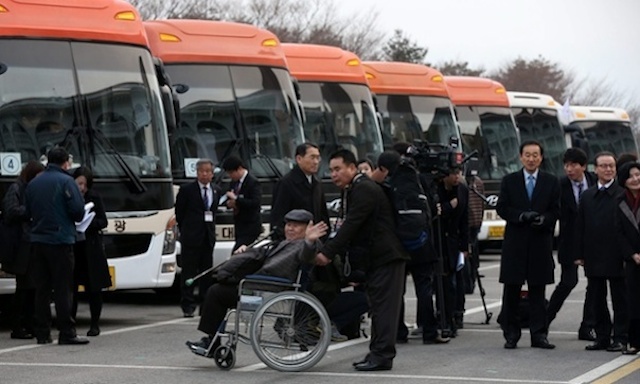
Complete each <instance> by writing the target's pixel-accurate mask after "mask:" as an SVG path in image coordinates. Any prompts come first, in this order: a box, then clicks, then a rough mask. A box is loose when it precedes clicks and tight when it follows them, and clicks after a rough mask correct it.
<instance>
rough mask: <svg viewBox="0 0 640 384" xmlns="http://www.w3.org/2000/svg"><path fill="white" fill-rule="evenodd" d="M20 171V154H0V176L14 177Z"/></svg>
mask: <svg viewBox="0 0 640 384" xmlns="http://www.w3.org/2000/svg"><path fill="white" fill-rule="evenodd" d="M21 170H22V160H21V158H20V152H0V174H2V176H16V175H19V174H20V171H21Z"/></svg>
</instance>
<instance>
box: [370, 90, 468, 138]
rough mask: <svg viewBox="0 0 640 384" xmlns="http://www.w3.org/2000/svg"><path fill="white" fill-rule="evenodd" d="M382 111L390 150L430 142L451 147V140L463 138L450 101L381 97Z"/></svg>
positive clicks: (430, 98)
mask: <svg viewBox="0 0 640 384" xmlns="http://www.w3.org/2000/svg"><path fill="white" fill-rule="evenodd" d="M378 107H379V108H380V112H381V113H382V122H383V127H382V139H383V141H384V145H385V147H387V148H388V147H391V146H392V145H393V144H394V143H396V142H398V141H403V142H408V143H412V142H413V141H414V140H426V141H427V142H429V143H431V144H443V145H449V143H450V141H451V137H455V138H457V139H459V138H460V136H459V134H458V129H457V127H456V123H455V120H454V118H453V112H452V107H451V102H450V101H449V100H448V99H445V98H441V97H425V96H408V95H378ZM458 142H459V140H458Z"/></svg>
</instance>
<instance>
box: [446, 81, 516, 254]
mask: <svg viewBox="0 0 640 384" xmlns="http://www.w3.org/2000/svg"><path fill="white" fill-rule="evenodd" d="M444 80H445V83H446V84H447V89H448V91H449V97H450V98H451V101H452V102H453V104H454V105H455V111H456V117H457V120H458V124H459V125H460V136H461V137H462V149H463V150H464V152H465V153H467V154H469V153H471V152H472V151H474V150H476V151H478V159H479V160H480V161H479V171H478V176H479V177H480V178H481V179H482V180H483V182H484V187H485V188H484V189H485V194H486V195H487V199H488V201H489V206H488V207H487V209H485V211H484V218H483V221H482V228H481V229H480V233H478V240H480V241H485V240H502V238H503V236H504V228H505V225H506V223H505V222H504V220H502V219H501V218H500V217H498V214H497V212H496V210H495V208H493V206H492V205H495V203H497V201H498V193H499V191H500V182H501V180H502V177H503V176H505V175H507V174H509V173H511V172H515V171H517V170H518V169H520V167H521V164H520V160H519V159H520V153H519V147H520V139H519V135H518V130H517V128H516V125H515V122H514V119H513V114H512V113H511V109H510V108H509V99H508V97H507V92H506V90H505V88H504V87H503V86H502V84H500V83H498V82H497V81H493V80H491V79H486V78H481V77H471V76H469V77H466V76H445V78H444Z"/></svg>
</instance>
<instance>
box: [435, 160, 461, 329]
mask: <svg viewBox="0 0 640 384" xmlns="http://www.w3.org/2000/svg"><path fill="white" fill-rule="evenodd" d="M460 176H461V169H460V167H451V168H450V169H449V170H448V172H447V174H446V175H444V176H443V177H437V194H438V201H439V203H438V205H439V206H438V208H437V212H438V219H437V220H438V221H439V226H438V225H436V230H435V234H436V235H435V236H434V238H435V242H436V247H437V248H436V249H438V250H440V249H441V250H442V255H441V257H442V266H443V274H444V279H443V286H444V287H443V291H444V292H443V296H444V312H445V313H444V316H445V321H444V324H445V325H446V328H445V330H443V332H442V336H443V337H455V336H457V329H458V327H456V324H457V323H462V315H463V314H464V301H465V298H464V276H463V273H462V268H461V266H462V265H461V264H460V262H461V261H465V262H466V259H467V258H468V255H469V189H468V188H467V187H466V185H464V184H463V183H460ZM460 254H462V257H463V258H464V260H460V258H461V256H460ZM440 315H441V316H442V315H443V314H442V313H441V314H440ZM454 319H457V320H458V321H454ZM446 329H448V330H449V332H447V331H446Z"/></svg>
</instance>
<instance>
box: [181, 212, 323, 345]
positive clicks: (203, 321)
mask: <svg viewBox="0 0 640 384" xmlns="http://www.w3.org/2000/svg"><path fill="white" fill-rule="evenodd" d="M284 218H285V223H286V224H285V228H284V232H285V240H283V241H281V242H279V243H277V244H273V243H270V244H268V245H265V246H263V247H260V248H247V247H240V248H239V251H241V252H240V253H236V254H235V255H234V256H232V257H231V259H230V260H229V261H227V262H226V263H225V264H224V265H222V266H221V268H220V270H219V271H218V275H217V277H216V279H217V282H216V283H215V284H213V285H212V286H211V287H210V288H209V289H208V291H207V294H206V297H205V299H204V302H203V305H202V314H201V317H200V322H199V324H198V330H199V331H202V332H204V333H205V334H206V336H204V337H202V339H200V340H199V341H187V342H186V345H187V347H189V350H190V351H191V352H193V353H195V354H197V355H200V356H206V357H212V353H213V351H215V349H216V347H217V345H213V346H211V343H213V342H214V335H215V334H216V332H217V331H218V328H219V327H220V324H221V323H222V322H223V320H224V318H225V315H226V313H227V310H228V309H230V308H234V307H235V306H236V304H237V299H238V283H239V281H240V280H241V279H242V278H244V276H246V275H247V274H257V275H267V276H275V277H282V278H286V279H289V280H291V281H295V280H296V278H297V275H298V271H299V270H300V268H301V267H302V266H303V265H304V264H305V263H307V264H310V263H312V262H313V260H314V259H315V256H316V252H317V247H318V245H317V244H318V239H320V238H321V237H322V236H324V235H325V234H326V233H327V229H328V226H327V224H326V223H324V222H320V223H317V224H313V222H312V220H313V214H311V212H309V211H306V210H303V209H294V210H291V211H289V213H287V214H286V215H285V217H284ZM243 258H244V259H247V260H253V261H254V262H255V261H259V262H262V265H261V267H259V269H257V271H255V269H254V270H250V269H246V263H245V267H244V268H245V270H242V269H243V267H242V266H238V265H239V264H241V263H235V261H236V260H241V259H243ZM234 264H237V265H236V266H233V267H232V265H234ZM215 343H218V344H219V343H220V339H219V338H217V339H215ZM210 346H211V348H210ZM207 351H209V352H208V353H207Z"/></svg>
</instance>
